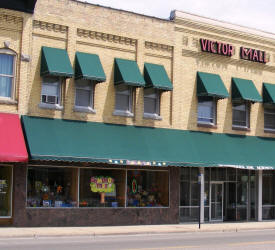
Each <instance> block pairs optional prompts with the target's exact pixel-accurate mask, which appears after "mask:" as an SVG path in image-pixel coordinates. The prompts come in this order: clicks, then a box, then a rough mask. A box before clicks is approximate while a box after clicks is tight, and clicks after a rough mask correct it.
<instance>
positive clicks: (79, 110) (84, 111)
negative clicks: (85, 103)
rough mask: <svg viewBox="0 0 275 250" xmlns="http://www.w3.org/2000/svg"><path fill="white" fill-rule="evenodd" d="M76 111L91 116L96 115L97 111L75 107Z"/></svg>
mask: <svg viewBox="0 0 275 250" xmlns="http://www.w3.org/2000/svg"><path fill="white" fill-rule="evenodd" d="M74 111H75V112H81V113H91V114H95V113H96V111H95V109H93V108H91V107H74Z"/></svg>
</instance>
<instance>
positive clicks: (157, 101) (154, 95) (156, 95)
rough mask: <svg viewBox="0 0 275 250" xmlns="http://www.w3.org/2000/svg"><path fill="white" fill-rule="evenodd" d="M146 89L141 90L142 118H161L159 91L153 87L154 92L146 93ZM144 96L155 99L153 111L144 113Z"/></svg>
mask: <svg viewBox="0 0 275 250" xmlns="http://www.w3.org/2000/svg"><path fill="white" fill-rule="evenodd" d="M146 90H149V89H148V88H147V89H144V91H143V100H144V105H143V107H144V109H143V110H144V113H143V118H147V119H154V120H161V119H162V118H161V116H160V91H159V90H158V89H153V90H154V93H150V94H146ZM145 98H150V99H154V100H155V105H156V106H155V112H153V113H146V112H145Z"/></svg>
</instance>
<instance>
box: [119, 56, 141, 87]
mask: <svg viewBox="0 0 275 250" xmlns="http://www.w3.org/2000/svg"><path fill="white" fill-rule="evenodd" d="M114 74H115V75H114V83H115V84H126V85H130V86H134V87H145V81H144V78H143V76H142V75H141V73H140V70H139V68H138V65H137V62H136V61H132V60H126V59H120V58H115V71H114Z"/></svg>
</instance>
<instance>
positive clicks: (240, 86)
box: [232, 77, 262, 102]
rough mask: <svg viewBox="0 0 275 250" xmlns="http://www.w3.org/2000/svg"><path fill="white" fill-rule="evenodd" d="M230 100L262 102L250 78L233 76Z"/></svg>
mask: <svg viewBox="0 0 275 250" xmlns="http://www.w3.org/2000/svg"><path fill="white" fill-rule="evenodd" d="M232 100H244V101H250V102H262V97H261V96H260V94H259V92H258V90H257V89H256V87H255V85H254V83H253V82H252V81H251V80H246V79H241V78H235V77H233V78H232Z"/></svg>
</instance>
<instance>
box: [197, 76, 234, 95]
mask: <svg viewBox="0 0 275 250" xmlns="http://www.w3.org/2000/svg"><path fill="white" fill-rule="evenodd" d="M197 96H209V97H215V98H228V97H229V94H228V91H227V89H226V87H225V86H224V83H223V81H222V79H221V77H220V76H219V75H217V74H210V73H205V72H197Z"/></svg>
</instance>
